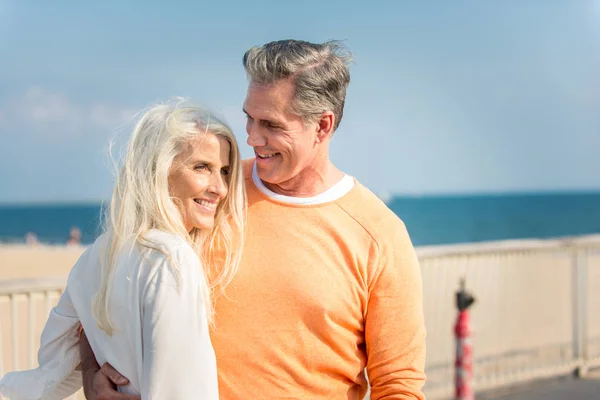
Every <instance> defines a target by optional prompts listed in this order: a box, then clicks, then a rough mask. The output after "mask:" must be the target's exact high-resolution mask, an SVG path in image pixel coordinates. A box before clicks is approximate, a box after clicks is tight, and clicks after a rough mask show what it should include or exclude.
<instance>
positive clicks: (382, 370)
mask: <svg viewBox="0 0 600 400" xmlns="http://www.w3.org/2000/svg"><path fill="white" fill-rule="evenodd" d="M395 222H396V223H395V224H394V226H393V227H392V228H391V229H389V230H388V232H386V236H385V237H386V239H385V241H383V242H381V243H376V244H374V247H373V249H372V253H373V255H372V260H373V264H372V268H373V271H374V272H373V274H372V276H371V279H370V282H369V298H368V303H367V313H366V326H365V339H366V346H367V357H368V358H367V374H368V376H369V380H370V384H371V399H372V400H379V399H387V400H392V399H394V400H396V399H398V400H399V399H419V400H423V399H425V396H424V394H423V392H422V388H423V385H424V383H425V372H424V369H425V322H424V316H423V305H422V297H423V294H422V281H421V271H420V267H419V262H418V259H417V256H416V253H415V250H414V248H413V245H412V243H411V241H410V238H409V236H408V232H407V231H406V228H405V226H404V224H403V223H402V222H401V221H400V220H398V219H396V220H395Z"/></svg>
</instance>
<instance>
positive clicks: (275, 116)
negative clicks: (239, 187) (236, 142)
mask: <svg viewBox="0 0 600 400" xmlns="http://www.w3.org/2000/svg"><path fill="white" fill-rule="evenodd" d="M293 100H294V86H293V84H292V83H291V82H290V81H289V80H281V81H278V82H276V83H275V84H272V85H259V84H255V83H253V82H251V83H250V86H249V87H248V93H247V95H246V101H245V102H244V112H245V113H246V116H247V118H248V120H247V123H246V132H247V133H248V140H247V143H248V145H249V146H252V148H254V153H255V155H256V166H257V171H258V176H259V177H260V179H261V180H262V181H264V182H265V183H267V184H270V185H271V186H282V185H283V186H285V184H286V183H287V184H291V183H292V182H293V181H294V180H295V179H298V175H299V174H300V173H301V172H302V171H303V170H304V169H306V168H307V167H308V166H309V165H310V163H311V161H312V160H313V159H314V157H315V155H316V154H317V145H316V142H317V130H318V129H317V128H318V124H317V123H306V124H305V123H304V122H303V120H302V118H301V117H299V116H298V115H295V114H294V113H292V111H291V110H292V102H293ZM275 191H276V190H275Z"/></svg>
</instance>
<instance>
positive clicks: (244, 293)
mask: <svg viewBox="0 0 600 400" xmlns="http://www.w3.org/2000/svg"><path fill="white" fill-rule="evenodd" d="M244 170H245V175H246V187H247V191H248V199H249V211H248V226H247V233H246V243H245V248H244V254H243V260H242V264H241V266H240V269H239V272H238V274H237V275H236V277H235V278H234V280H233V282H232V283H231V284H230V286H228V288H227V291H226V294H227V295H226V297H223V296H222V297H220V298H219V299H218V300H217V304H216V327H215V329H214V330H213V332H212V335H211V336H212V342H213V346H214V348H215V352H216V356H217V369H218V374H219V391H220V398H221V399H223V400H234V399H236V400H237V399H310V400H320V399H322V400H332V399H334V400H335V399H362V398H363V397H364V395H365V393H366V391H367V381H366V377H365V375H364V370H365V367H366V370H367V373H368V376H369V380H370V383H371V399H373V400H377V399H384V398H385V399H424V396H423V394H422V392H421V388H422V386H423V384H424V381H425V374H424V364H425V325H424V320H423V311H422V291H421V275H420V270H419V264H418V261H417V257H416V255H415V252H414V249H413V246H412V244H411V241H410V239H409V236H408V234H407V231H406V229H405V227H404V224H403V223H402V222H401V221H400V219H399V218H398V217H397V216H396V215H395V214H394V213H393V212H392V211H390V210H389V209H388V208H387V207H386V206H385V204H384V203H383V202H381V201H380V200H379V199H378V198H377V197H376V196H375V195H374V194H372V193H371V192H370V191H369V190H368V189H366V188H365V187H364V186H362V185H360V184H359V183H358V182H355V184H354V187H353V188H352V189H351V190H350V191H349V192H348V193H347V194H345V195H343V196H342V197H341V198H339V199H337V200H334V201H331V202H326V203H323V204H317V205H294V204H287V203H283V202H280V201H277V200H274V199H272V198H270V197H268V196H267V195H265V194H263V193H262V192H260V191H259V190H258V189H257V187H256V185H255V184H254V183H253V180H252V176H251V175H252V174H251V170H252V162H249V163H248V162H245V165H244Z"/></svg>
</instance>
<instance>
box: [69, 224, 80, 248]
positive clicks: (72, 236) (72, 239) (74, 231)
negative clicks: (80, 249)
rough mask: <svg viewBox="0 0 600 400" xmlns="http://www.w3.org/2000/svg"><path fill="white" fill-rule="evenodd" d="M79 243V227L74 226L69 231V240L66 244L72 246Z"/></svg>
mask: <svg viewBox="0 0 600 400" xmlns="http://www.w3.org/2000/svg"><path fill="white" fill-rule="evenodd" d="M79 244H81V231H80V230H79V228H77V227H76V226H74V227H73V228H71V231H70V232H69V240H67V245H69V246H74V245H79Z"/></svg>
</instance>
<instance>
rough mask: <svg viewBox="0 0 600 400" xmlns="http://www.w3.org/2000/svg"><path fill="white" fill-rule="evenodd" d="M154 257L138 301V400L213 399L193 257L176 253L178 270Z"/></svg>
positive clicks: (211, 361)
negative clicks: (139, 350)
mask: <svg viewBox="0 0 600 400" xmlns="http://www.w3.org/2000/svg"><path fill="white" fill-rule="evenodd" d="M158 257H159V260H158V261H157V263H158V264H157V268H156V273H155V274H154V275H153V276H152V277H151V279H150V281H149V282H148V285H147V289H146V290H145V291H144V293H143V294H142V298H141V307H142V308H143V309H142V342H143V346H142V354H143V357H142V359H143V362H142V382H141V386H142V388H141V395H142V398H143V399H173V400H184V399H190V400H192V399H207V400H217V399H218V382H217V371H216V360H215V355H214V351H213V347H212V344H211V341H210V336H209V330H208V321H207V318H206V311H205V304H204V301H203V297H202V282H203V281H202V279H204V278H203V276H202V275H201V274H200V268H201V266H200V262H199V260H198V257H197V256H196V255H195V254H194V253H193V251H192V250H191V249H189V251H187V249H184V250H181V249H180V250H179V251H178V253H177V254H176V257H175V260H176V264H177V270H175V269H174V268H173V264H172V263H171V261H169V260H168V259H167V258H166V257H165V256H164V255H162V254H160V255H158Z"/></svg>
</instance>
